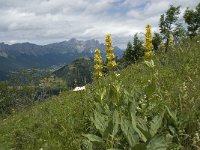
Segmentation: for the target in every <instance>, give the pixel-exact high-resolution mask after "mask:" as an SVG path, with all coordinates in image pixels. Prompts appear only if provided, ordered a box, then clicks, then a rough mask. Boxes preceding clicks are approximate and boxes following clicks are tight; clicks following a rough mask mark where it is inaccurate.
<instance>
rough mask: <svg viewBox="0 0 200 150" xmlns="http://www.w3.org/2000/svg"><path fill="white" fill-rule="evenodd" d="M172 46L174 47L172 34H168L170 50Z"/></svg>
mask: <svg viewBox="0 0 200 150" xmlns="http://www.w3.org/2000/svg"><path fill="white" fill-rule="evenodd" d="M173 46H174V43H173V36H172V34H169V47H170V48H173Z"/></svg>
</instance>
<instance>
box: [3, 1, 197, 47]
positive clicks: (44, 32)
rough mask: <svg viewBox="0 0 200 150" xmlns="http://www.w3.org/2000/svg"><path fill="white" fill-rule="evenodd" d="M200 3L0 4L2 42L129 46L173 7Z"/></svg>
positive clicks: (82, 2) (91, 2)
mask: <svg viewBox="0 0 200 150" xmlns="http://www.w3.org/2000/svg"><path fill="white" fill-rule="evenodd" d="M198 2H199V0H178V1H174V0H162V1H161V0H143V1H141V0H106V1H105V0H99V1H95V0H76V1H72V0H34V1H33V0H17V1H14V0H6V1H3V0H0V14H1V15H0V20H1V23H0V39H1V41H4V42H7V43H8V42H10V41H11V42H13V41H16V42H25V41H28V42H36V43H39V44H41V43H51V42H55V41H61V40H67V39H70V38H78V39H85V40H86V39H92V38H95V39H98V40H100V41H103V40H104V36H105V34H106V33H111V34H112V36H113V41H114V44H116V45H120V46H121V45H123V46H124V45H126V43H127V41H128V40H129V39H132V36H133V34H134V33H136V32H144V30H145V24H147V23H150V24H152V26H153V29H154V30H157V29H158V22H159V18H160V15H161V14H162V13H164V12H165V11H166V10H167V9H168V7H169V5H170V4H172V5H175V6H178V5H182V7H181V16H182V15H183V12H184V10H185V8H186V7H187V6H189V7H191V8H194V7H195V6H196V5H197V3H198Z"/></svg>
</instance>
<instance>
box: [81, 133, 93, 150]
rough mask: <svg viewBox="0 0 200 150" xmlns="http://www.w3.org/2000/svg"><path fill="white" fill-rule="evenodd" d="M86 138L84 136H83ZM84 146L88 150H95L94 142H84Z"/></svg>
mask: <svg viewBox="0 0 200 150" xmlns="http://www.w3.org/2000/svg"><path fill="white" fill-rule="evenodd" d="M83 136H84V135H83ZM83 144H84V146H85V147H86V149H87V150H93V148H92V146H93V145H92V142H90V141H88V140H83Z"/></svg>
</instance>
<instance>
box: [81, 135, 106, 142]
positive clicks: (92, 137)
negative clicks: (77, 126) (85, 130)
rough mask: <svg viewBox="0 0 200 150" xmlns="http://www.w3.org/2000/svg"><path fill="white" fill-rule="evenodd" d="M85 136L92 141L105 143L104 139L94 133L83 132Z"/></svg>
mask: <svg viewBox="0 0 200 150" xmlns="http://www.w3.org/2000/svg"><path fill="white" fill-rule="evenodd" d="M83 136H84V137H86V138H88V140H89V141H91V142H100V143H103V142H104V141H103V139H102V138H100V137H98V136H96V135H94V134H83Z"/></svg>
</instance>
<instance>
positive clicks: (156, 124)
mask: <svg viewBox="0 0 200 150" xmlns="http://www.w3.org/2000/svg"><path fill="white" fill-rule="evenodd" d="M161 125H162V117H161V116H155V117H154V118H153V119H152V120H151V122H150V130H149V132H150V134H151V136H152V137H153V136H154V135H155V134H156V133H157V132H158V129H159V128H160V127H161Z"/></svg>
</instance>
